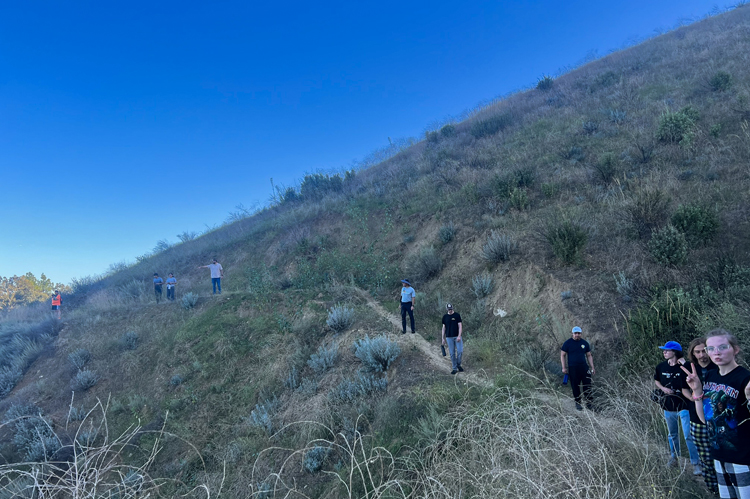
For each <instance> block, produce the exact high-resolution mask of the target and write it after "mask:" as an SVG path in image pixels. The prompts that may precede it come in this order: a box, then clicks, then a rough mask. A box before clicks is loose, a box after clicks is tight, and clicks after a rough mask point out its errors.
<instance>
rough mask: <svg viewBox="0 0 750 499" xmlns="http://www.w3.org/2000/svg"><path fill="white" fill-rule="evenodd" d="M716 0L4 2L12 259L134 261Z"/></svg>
mask: <svg viewBox="0 0 750 499" xmlns="http://www.w3.org/2000/svg"><path fill="white" fill-rule="evenodd" d="M714 5H716V4H714V3H710V2H705V1H695V0H659V1H653V0H648V1H647V0H629V1H624V0H623V1H621V0H610V1H607V2H601V1H600V2H593V1H580V0H573V1H566V2H563V1H541V0H540V1H530V0H529V1H505V2H501V1H492V2H487V1H475V2H466V3H465V4H463V3H462V2H455V1H452V2H440V1H434V0H433V1H429V2H427V1H423V2H409V1H406V2H403V1H400V2H392V1H384V2H377V3H375V2H351V1H346V2H344V1H341V2H330V1H328V2H326V1H324V2H309V1H305V2H278V3H276V2H240V1H214V2H195V1H180V2H176V1H165V2H142V1H137V0H136V1H131V2H120V3H115V2H101V1H87V2H84V1H71V2H51V1H46V2H39V1H35V0H24V1H20V2H10V1H6V2H2V3H1V4H0V178H1V179H2V182H0V184H1V185H2V215H1V216H0V275H2V276H10V275H13V274H22V273H26V272H33V273H35V274H36V275H37V276H38V275H39V274H40V273H42V272H44V273H46V274H47V276H48V277H50V278H51V279H52V280H54V281H56V282H58V281H61V282H68V281H69V280H70V279H71V278H72V277H81V276H85V275H90V274H97V273H101V272H103V271H105V270H106V269H107V267H108V266H109V264H110V263H114V262H120V261H128V262H130V261H133V260H134V258H135V256H136V255H141V254H143V253H145V252H147V251H150V250H151V249H152V248H153V247H154V245H155V243H156V242H157V241H158V240H160V239H167V240H169V241H171V242H176V241H177V237H176V234H178V233H180V232H182V231H184V230H192V231H198V232H200V231H201V230H203V229H205V227H206V225H211V226H212V225H215V224H218V223H221V222H222V221H223V220H224V219H225V218H226V217H227V214H228V213H229V212H230V211H232V210H233V209H234V207H235V206H236V205H238V204H240V203H242V204H244V205H245V206H246V207H253V206H256V205H262V204H264V203H266V202H267V200H268V199H269V197H270V195H271V186H270V182H269V179H270V178H271V177H273V179H274V181H275V182H276V183H279V184H284V185H293V184H294V183H295V182H296V181H298V180H299V179H300V178H301V177H302V176H303V175H304V174H305V173H306V172H314V171H320V170H324V171H331V170H338V169H341V168H342V167H346V166H348V165H351V164H352V161H354V160H357V159H361V158H363V157H364V156H366V155H367V154H368V153H370V152H371V151H373V150H374V149H377V148H381V147H384V146H386V145H387V144H388V137H392V138H394V139H395V138H401V137H408V136H414V137H417V136H421V135H422V133H423V132H424V129H425V127H426V126H427V125H429V124H430V123H435V122H436V121H439V120H442V119H444V118H446V117H449V116H455V115H458V114H460V113H461V112H462V111H464V110H466V109H467V108H471V107H473V106H475V105H476V104H477V103H478V102H480V101H483V100H487V99H490V98H493V97H495V96H498V95H501V94H505V93H507V92H509V91H511V90H514V89H518V88H521V87H525V86H528V85H531V84H534V83H535V82H536V80H537V78H538V77H540V76H542V75H543V74H555V73H556V72H557V71H558V69H559V68H562V67H566V66H570V65H572V64H574V63H576V62H578V61H581V60H582V59H583V58H584V57H586V56H587V54H590V53H591V52H592V51H598V53H599V55H605V54H606V53H607V52H608V51H609V50H610V49H613V48H618V47H621V46H623V45H624V44H625V43H626V42H627V41H628V40H631V39H633V38H636V37H644V36H650V35H653V34H654V32H655V31H654V30H655V29H660V28H672V27H673V26H675V24H676V23H677V22H679V21H680V20H689V19H697V18H699V17H702V16H703V15H705V14H707V13H708V12H709V11H711V9H712V8H713V7H714ZM719 5H720V6H723V5H724V4H723V3H722V4H719Z"/></svg>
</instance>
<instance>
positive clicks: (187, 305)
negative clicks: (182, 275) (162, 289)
mask: <svg viewBox="0 0 750 499" xmlns="http://www.w3.org/2000/svg"><path fill="white" fill-rule="evenodd" d="M197 303H198V295H197V294H195V293H193V292H192V291H190V292H188V293H185V294H184V295H182V300H181V304H182V308H184V309H185V310H190V309H191V308H193V307H195V305H196V304H197Z"/></svg>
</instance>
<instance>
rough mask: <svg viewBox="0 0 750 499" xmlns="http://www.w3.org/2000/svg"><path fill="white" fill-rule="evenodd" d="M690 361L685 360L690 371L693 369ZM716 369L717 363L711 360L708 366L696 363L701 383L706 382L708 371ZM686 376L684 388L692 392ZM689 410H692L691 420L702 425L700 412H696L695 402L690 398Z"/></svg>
mask: <svg viewBox="0 0 750 499" xmlns="http://www.w3.org/2000/svg"><path fill="white" fill-rule="evenodd" d="M691 365H692V364H691V363H690V362H685V365H684V367H685V369H687V370H688V371H691V370H692V367H691ZM714 369H716V364H714V363H713V362H709V363H708V366H707V367H701V365H700V364H695V372H696V373H697V374H698V379H700V380H701V385H702V384H703V383H705V382H706V376H708V372H709V371H712V370H714ZM685 379H686V378H683V380H682V388H684V389H687V391H688V393H689V392H690V387H689V386H688V384H687V382H686V381H685ZM688 410H690V421H691V422H693V423H697V424H700V425H702V424H703V421H701V418H699V417H698V413H697V412H695V402H693V401H692V400H690V399H688Z"/></svg>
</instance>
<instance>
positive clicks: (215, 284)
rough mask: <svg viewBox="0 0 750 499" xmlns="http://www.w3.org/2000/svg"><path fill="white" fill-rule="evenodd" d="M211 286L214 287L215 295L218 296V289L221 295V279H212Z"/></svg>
mask: <svg viewBox="0 0 750 499" xmlns="http://www.w3.org/2000/svg"><path fill="white" fill-rule="evenodd" d="M211 284H212V285H213V287H214V294H216V288H219V294H221V277H212V278H211Z"/></svg>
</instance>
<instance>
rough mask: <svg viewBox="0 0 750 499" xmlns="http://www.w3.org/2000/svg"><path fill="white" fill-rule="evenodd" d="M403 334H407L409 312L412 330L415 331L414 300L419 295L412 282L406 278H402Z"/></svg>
mask: <svg viewBox="0 0 750 499" xmlns="http://www.w3.org/2000/svg"><path fill="white" fill-rule="evenodd" d="M401 284H402V286H401V330H402V331H401V334H406V314H407V313H408V314H409V320H410V321H411V332H412V334H414V333H415V329H414V302H415V299H416V296H417V292H416V291H414V288H412V287H411V283H410V282H409V281H408V280H406V279H402V280H401Z"/></svg>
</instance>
